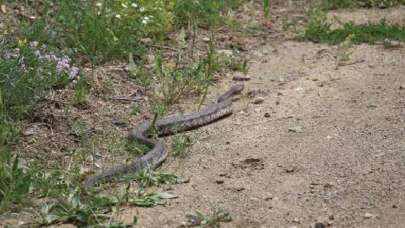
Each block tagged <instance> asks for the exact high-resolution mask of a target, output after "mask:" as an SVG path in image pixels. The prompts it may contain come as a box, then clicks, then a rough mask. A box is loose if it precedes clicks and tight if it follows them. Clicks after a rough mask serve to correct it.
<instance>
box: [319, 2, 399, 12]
mask: <svg viewBox="0 0 405 228" xmlns="http://www.w3.org/2000/svg"><path fill="white" fill-rule="evenodd" d="M397 5H405V0H323V1H322V2H321V7H322V8H323V9H329V10H333V9H341V8H353V7H380V8H387V7H393V6H397Z"/></svg>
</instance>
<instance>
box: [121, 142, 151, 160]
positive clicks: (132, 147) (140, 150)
mask: <svg viewBox="0 0 405 228" xmlns="http://www.w3.org/2000/svg"><path fill="white" fill-rule="evenodd" d="M149 150H151V148H149V147H148V146H146V145H144V144H139V143H137V142H136V141H129V140H128V139H125V151H127V152H128V153H129V154H130V155H132V156H134V155H135V156H142V155H144V154H145V153H146V152H148V151H149Z"/></svg>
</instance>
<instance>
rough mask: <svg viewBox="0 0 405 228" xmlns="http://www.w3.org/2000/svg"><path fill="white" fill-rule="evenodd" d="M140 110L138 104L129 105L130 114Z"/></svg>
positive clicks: (135, 113)
mask: <svg viewBox="0 0 405 228" xmlns="http://www.w3.org/2000/svg"><path fill="white" fill-rule="evenodd" d="M140 112H141V108H140V107H139V105H138V104H134V105H132V107H131V115H133V116H136V115H138V114H139V113H140Z"/></svg>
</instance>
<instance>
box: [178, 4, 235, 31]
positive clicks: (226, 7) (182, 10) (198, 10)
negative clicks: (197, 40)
mask: <svg viewBox="0 0 405 228" xmlns="http://www.w3.org/2000/svg"><path fill="white" fill-rule="evenodd" d="M240 4H241V0H220V1H206V0H195V1H190V0H177V1H175V4H174V9H173V14H174V24H175V25H176V26H179V27H182V26H185V27H193V26H205V27H215V26H218V25H220V24H222V23H224V22H225V17H224V15H226V14H227V12H228V11H230V10H232V9H235V8H237V7H239V6H240Z"/></svg>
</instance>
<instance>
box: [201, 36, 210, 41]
mask: <svg viewBox="0 0 405 228" xmlns="http://www.w3.org/2000/svg"><path fill="white" fill-rule="evenodd" d="M210 40H211V39H210V38H209V37H203V38H202V41H204V42H210Z"/></svg>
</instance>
